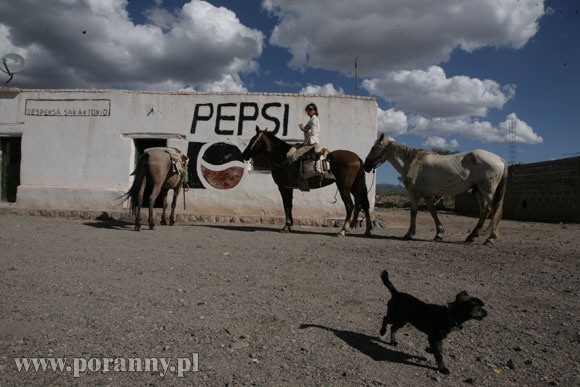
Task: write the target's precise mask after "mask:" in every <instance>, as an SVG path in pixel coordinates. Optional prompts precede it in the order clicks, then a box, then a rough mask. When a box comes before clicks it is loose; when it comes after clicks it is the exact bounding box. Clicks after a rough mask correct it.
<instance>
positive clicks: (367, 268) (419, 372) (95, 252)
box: [0, 209, 580, 386]
mask: <svg viewBox="0 0 580 387" xmlns="http://www.w3.org/2000/svg"><path fill="white" fill-rule="evenodd" d="M377 215H378V216H379V217H380V218H382V219H383V220H384V221H385V222H386V227H384V228H377V229H376V230H375V237H374V238H363V237H362V235H361V234H362V231H363V230H361V229H357V230H355V231H354V232H353V233H352V234H351V235H350V236H348V237H346V238H338V237H336V236H334V234H335V233H336V232H337V231H338V229H333V228H306V227H300V228H298V227H297V228H295V232H294V233H291V234H281V233H279V232H278V226H266V225H240V224H219V225H218V224H183V223H181V224H176V225H175V226H173V227H157V228H156V229H155V230H153V231H149V230H147V229H145V230H143V231H141V232H135V231H133V228H132V226H131V225H129V224H126V223H123V222H120V221H97V220H91V221H80V220H68V219H62V218H43V217H31V216H11V215H6V216H2V217H0V246H1V248H0V255H1V258H0V310H1V311H2V312H1V315H0V385H1V386H15V385H91V386H95V385H116V386H117V385H148V386H158V385H182V384H183V385H195V386H251V385H257V386H469V385H474V386H577V385H578V382H579V380H580V363H579V360H580V359H579V357H580V355H579V353H580V351H579V348H578V343H579V340H580V324H579V319H580V314H579V309H580V308H579V303H578V296H579V294H578V293H579V291H578V283H579V274H580V270H579V264H580V261H579V256H580V254H579V251H580V232H579V231H580V225H562V224H544V223H524V222H516V221H503V222H502V224H501V225H500V232H501V235H500V239H499V241H498V242H497V243H496V245H495V246H494V247H492V248H489V247H486V246H483V245H481V243H482V242H483V240H484V239H483V238H480V240H479V241H477V243H476V244H474V245H466V244H463V243H461V241H462V240H463V239H465V237H466V236H467V234H468V231H469V229H470V228H471V227H473V226H474V225H475V222H476V221H475V219H473V218H467V217H460V216H455V215H452V214H442V215H441V220H442V222H443V224H444V226H445V227H446V229H447V234H446V240H445V241H444V242H432V241H431V238H432V237H433V236H434V234H435V228H434V225H433V223H432V220H431V219H430V217H429V215H428V214H427V213H420V214H419V216H418V235H417V239H416V240H413V241H403V240H401V237H402V236H403V235H404V233H405V231H406V229H407V227H408V212H407V211H405V210H400V209H389V210H377ZM383 269H388V270H389V272H390V277H391V280H392V282H393V283H394V284H395V286H396V287H397V288H398V289H399V290H401V291H405V292H408V293H411V294H413V295H415V296H417V297H419V298H421V299H423V300H425V301H427V302H432V303H437V304H444V303H446V302H449V301H451V300H453V298H454V297H455V294H456V293H458V292H459V291H461V290H467V291H468V292H469V294H471V295H474V296H477V297H479V298H481V299H482V300H483V301H484V302H485V303H486V309H487V310H488V312H489V315H488V317H487V318H486V319H484V320H483V321H470V322H467V323H466V324H465V326H464V328H463V330H461V331H459V332H454V333H452V334H451V335H450V336H449V337H448V339H447V340H446V342H445V347H444V355H445V359H446V363H447V366H448V367H449V369H450V370H451V374H450V375H442V374H440V373H438V372H437V370H436V368H435V366H436V365H435V361H434V359H433V357H432V355H430V354H428V353H426V352H425V348H426V346H427V341H426V337H425V336H424V335H423V334H421V333H420V332H418V331H417V330H415V329H414V328H412V327H406V328H403V329H402V330H401V332H400V334H399V346H398V347H392V346H390V345H389V344H388V343H387V342H386V341H383V340H381V339H380V338H379V337H378V333H379V328H380V324H381V320H382V317H383V315H384V313H385V311H386V303H387V301H388V299H389V293H388V291H387V289H386V288H385V287H384V286H383V284H382V282H381V280H380V277H379V276H380V272H381V271H382V270H383ZM385 340H386V339H385ZM194 353H197V354H198V360H199V363H198V364H199V372H185V373H184V375H183V377H178V375H176V373H175V372H173V373H171V372H170V373H168V374H166V375H164V376H161V373H160V372H154V371H148V372H145V371H143V372H114V371H112V370H109V372H102V370H103V368H102V367H103V366H102V364H101V367H100V372H99V370H98V369H97V368H98V367H97V366H98V365H99V364H97V360H99V359H103V358H112V359H116V360H115V361H119V362H120V361H121V360H119V359H122V358H140V359H142V358H152V357H157V358H174V361H175V362H176V361H177V360H175V359H176V358H192V356H193V355H192V354H194ZM22 357H45V358H48V357H64V358H67V363H66V364H67V365H71V363H72V362H73V358H78V359H80V360H77V365H79V366H81V367H82V364H83V363H82V360H83V359H84V360H85V361H87V364H89V369H88V370H86V371H84V372H79V375H78V376H79V377H74V375H73V372H66V371H64V372H60V371H58V372H52V371H45V372H32V371H28V372H24V371H21V372H17V367H16V364H15V358H22ZM89 359H93V360H91V361H92V363H89ZM99 361H100V360H99ZM73 364H74V363H73ZM115 364H117V366H118V367H120V368H119V369H121V370H122V364H121V363H115ZM172 364H175V363H172ZM183 364H185V363H183ZM90 368H93V370H90ZM111 368H112V366H111Z"/></svg>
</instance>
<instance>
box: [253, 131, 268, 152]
mask: <svg viewBox="0 0 580 387" xmlns="http://www.w3.org/2000/svg"><path fill="white" fill-rule="evenodd" d="M264 133H266V132H260V134H259V135H258V137H256V139H255V140H254V142H252V145H250V150H253V149H254V147H255V146H256V144H257V143H258V141H260V139H261V138H262V136H263V135H264Z"/></svg>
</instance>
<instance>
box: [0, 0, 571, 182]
mask: <svg viewBox="0 0 580 387" xmlns="http://www.w3.org/2000/svg"><path fill="white" fill-rule="evenodd" d="M579 9H580V0H566V1H542V0H539V1H536V0H438V1H432V0H417V1H411V2H410V1H408V0H389V1H386V0H358V1H352V0H318V1H311V0H243V1H242V0H211V1H200V0H192V1H184V0H139V1H136V0H130V1H125V0H51V1H43V0H19V1H18V2H15V1H12V0H0V54H5V53H9V52H15V53H19V54H20V55H22V56H24V57H25V59H26V68H25V69H24V70H23V71H22V72H20V73H18V74H16V76H15V77H14V80H13V81H12V82H11V85H12V86H16V87H24V88H99V89H101V88H125V89H134V90H167V91H174V90H191V91H240V92H244V91H247V92H285V93H305V94H310V93H312V94H355V93H356V92H357V89H358V93H359V94H360V95H365V96H373V97H375V98H376V99H377V102H378V105H379V111H378V116H379V120H378V126H379V131H381V132H384V133H386V134H387V135H389V136H391V137H394V138H395V139H397V140H398V141H401V142H404V143H406V144H409V145H411V146H415V147H419V148H423V149H431V148H432V147H439V148H445V149H450V150H455V151H464V150H470V149H473V148H483V149H487V150H490V151H492V152H495V153H497V154H499V155H500V156H502V157H504V158H505V159H506V160H507V159H508V143H507V138H508V127H509V126H510V125H512V127H515V129H516V136H517V137H516V150H517V152H516V162H525V163H528V162H536V161H543V160H550V159H560V158H565V157H571V156H576V155H580V153H579V152H580V128H579V124H578V118H577V115H578V111H579V110H580V97H579V91H578V89H579V87H580V44H579V43H578V37H580V14H579V12H580V11H579ZM355 58H357V64H358V78H357V80H358V88H357V83H356V82H355V77H354V62H355ZM2 76H6V74H4V73H0V81H2V79H3V78H1V77H2ZM6 79H7V76H6ZM322 126H323V127H322V130H324V123H322ZM328 130H330V128H328ZM360 156H361V157H363V158H364V157H365V156H366V155H360ZM377 181H378V182H379V183H386V182H388V183H397V177H396V173H395V171H394V169H392V167H391V166H388V165H384V166H382V167H381V168H380V169H379V171H378V177H377Z"/></svg>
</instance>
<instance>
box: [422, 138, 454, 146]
mask: <svg viewBox="0 0 580 387" xmlns="http://www.w3.org/2000/svg"><path fill="white" fill-rule="evenodd" d="M422 146H423V148H431V149H457V148H459V142H458V141H457V140H456V139H452V140H451V141H447V140H446V139H444V138H442V137H437V136H431V137H427V139H426V140H425V141H424V142H423V145H422Z"/></svg>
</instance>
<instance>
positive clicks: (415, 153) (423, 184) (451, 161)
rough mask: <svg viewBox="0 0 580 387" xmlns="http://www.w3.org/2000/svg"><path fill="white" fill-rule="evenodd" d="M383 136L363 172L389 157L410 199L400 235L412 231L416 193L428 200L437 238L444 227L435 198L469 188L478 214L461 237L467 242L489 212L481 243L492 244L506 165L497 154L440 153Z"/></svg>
mask: <svg viewBox="0 0 580 387" xmlns="http://www.w3.org/2000/svg"><path fill="white" fill-rule="evenodd" d="M384 137H385V136H384V135H383V134H381V137H380V138H379V139H378V140H377V141H376V142H375V144H374V145H373V147H372V148H371V150H370V152H369V154H368V156H367V158H366V159H365V171H367V172H370V171H371V170H373V169H375V168H377V167H378V166H379V165H380V164H382V163H383V162H385V161H389V162H390V163H391V164H392V165H393V167H395V169H396V170H397V171H398V172H399V174H400V175H401V178H402V181H403V184H404V185H405V188H407V191H409V195H410V198H411V224H410V226H409V231H407V234H405V239H411V238H412V237H413V236H414V235H415V230H416V220H417V206H418V203H419V200H420V199H421V198H424V199H425V201H426V202H427V206H428V207H429V211H430V212H431V216H432V217H433V220H434V221H435V226H436V227H437V234H436V235H435V238H434V240H436V241H440V240H442V239H443V234H444V232H445V230H444V229H443V225H442V224H441V222H440V221H439V217H438V216H437V212H436V210H435V198H436V197H438V196H448V195H457V194H460V193H462V192H465V191H467V190H469V189H472V190H473V192H475V193H476V194H477V199H478V202H479V212H480V215H479V222H478V223H477V225H476V226H475V228H474V229H473V231H472V232H471V234H469V236H468V237H467V239H466V240H465V241H466V242H469V243H471V242H473V241H474V239H475V237H478V236H479V232H480V230H481V228H482V227H483V224H484V223H485V220H486V219H487V218H488V217H490V218H491V221H490V223H489V226H488V229H487V230H488V231H489V230H491V233H490V235H489V238H488V239H487V240H486V241H485V244H486V245H492V244H493V243H494V242H495V241H496V239H497V237H498V225H499V222H500V220H501V216H502V210H503V198H504V195H505V190H506V183H507V174H508V166H507V164H506V162H505V161H504V160H503V159H502V158H501V157H499V156H497V155H495V154H493V153H491V152H488V151H485V150H482V149H476V150H473V151H471V152H462V153H456V154H450V155H440V154H437V153H435V152H429V151H424V150H420V149H415V148H411V147H409V146H406V145H403V144H401V143H398V142H396V141H392V140H389V139H386V138H384ZM486 232H487V231H486Z"/></svg>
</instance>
